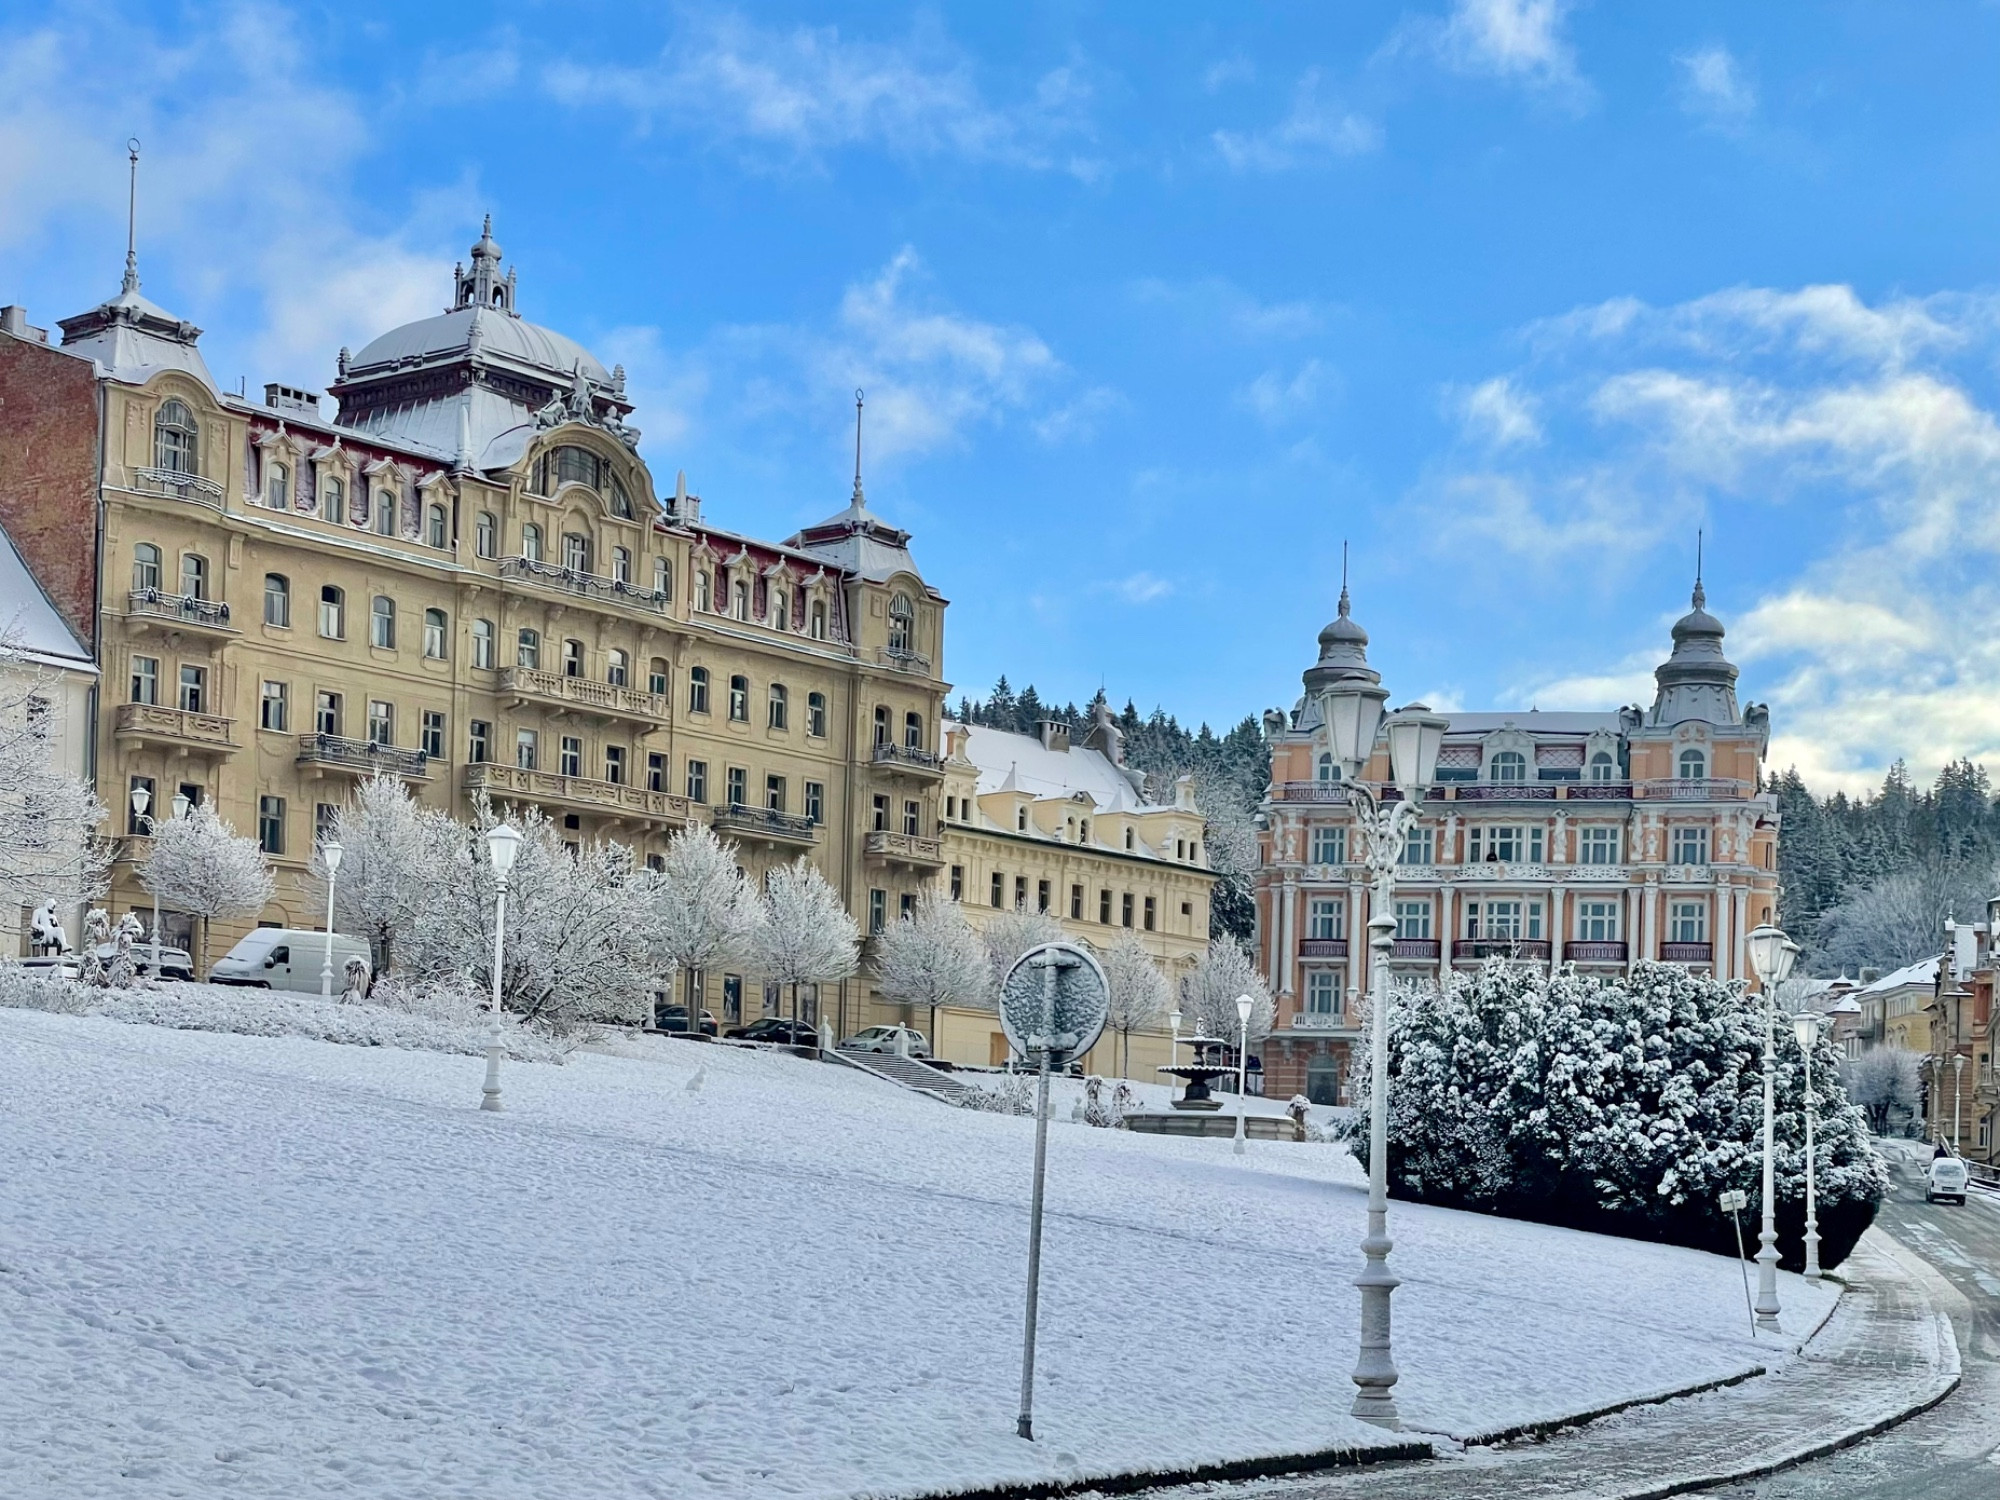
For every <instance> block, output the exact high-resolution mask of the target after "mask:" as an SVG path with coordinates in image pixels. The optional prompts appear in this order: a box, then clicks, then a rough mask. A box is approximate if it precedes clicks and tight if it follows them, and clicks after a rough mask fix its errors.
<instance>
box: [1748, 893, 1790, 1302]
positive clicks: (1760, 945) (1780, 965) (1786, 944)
mask: <svg viewBox="0 0 2000 1500" xmlns="http://www.w3.org/2000/svg"><path fill="white" fill-rule="evenodd" d="M1749 943H1750V962H1751V964H1752V966H1754V967H1755V968H1756V970H1757V978H1758V980H1759V982H1760V983H1761V985H1762V987H1763V995H1762V999H1763V1001H1764V1180H1763V1190H1764V1205H1763V1207H1764V1212H1763V1216H1762V1217H1763V1224H1762V1227H1760V1228H1759V1229H1758V1231H1757V1254H1756V1257H1755V1258H1756V1261H1757V1326H1758V1327H1759V1328H1763V1329H1768V1330H1769V1331H1770V1332H1772V1333H1776V1332H1778V1331H1779V1329H1778V1313H1779V1311H1780V1309H1779V1307H1778V1204H1777V1156H1776V1142H1775V1139H1774V1137H1775V1134H1776V1123H1777V1068H1778V1058H1777V1036H1776V1028H1777V1020H1778V987H1779V986H1780V985H1782V984H1783V983H1784V982H1785V981H1786V980H1787V979H1789V978H1791V975H1792V964H1793V963H1794V961H1795V960H1796V959H1797V958H1798V954H1799V948H1798V944H1796V943H1794V942H1793V941H1792V940H1791V939H1790V938H1788V937H1786V936H1785V933H1784V930H1783V929H1782V928H1779V927H1774V926H1772V925H1771V924H1770V923H1769V922H1766V923H1765V924H1764V925H1763V926H1761V927H1759V928H1757V929H1756V931H1754V932H1752V933H1751V934H1750V938H1749Z"/></svg>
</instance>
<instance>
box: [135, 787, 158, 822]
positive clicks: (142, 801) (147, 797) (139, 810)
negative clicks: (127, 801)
mask: <svg viewBox="0 0 2000 1500" xmlns="http://www.w3.org/2000/svg"><path fill="white" fill-rule="evenodd" d="M152 801H153V794H152V793H151V792H149V791H147V790H146V788H144V787H142V786H135V787H133V788H132V816H133V817H135V818H143V817H145V816H146V809H147V808H148V807H149V806H151V805H152Z"/></svg>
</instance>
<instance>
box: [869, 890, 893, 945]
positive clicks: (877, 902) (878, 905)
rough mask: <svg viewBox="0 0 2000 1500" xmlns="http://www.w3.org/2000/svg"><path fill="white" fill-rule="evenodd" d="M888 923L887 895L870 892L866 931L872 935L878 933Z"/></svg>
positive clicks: (879, 892)
mask: <svg viewBox="0 0 2000 1500" xmlns="http://www.w3.org/2000/svg"><path fill="white" fill-rule="evenodd" d="M888 921H889V893H888V892H887V891H879V890H871V891H870V892H869V893H868V931H869V933H870V934H871V935H872V934H874V933H878V932H880V931H881V930H882V929H883V928H884V927H886V926H887V925H888Z"/></svg>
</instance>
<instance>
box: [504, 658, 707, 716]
mask: <svg viewBox="0 0 2000 1500" xmlns="http://www.w3.org/2000/svg"><path fill="white" fill-rule="evenodd" d="M500 691H501V692H502V693H511V694H513V696H514V701H515V702H516V703H517V704H520V703H533V704H538V705H540V706H541V707H544V708H552V709H558V710H565V711H567V712H570V713H576V714H586V715H589V716H591V717H593V718H601V719H635V720H637V721H639V722H640V723H643V724H664V723H666V722H667V719H668V717H669V715H670V712H671V710H672V707H673V700H672V699H670V698H669V697H668V696H667V695H666V694H665V693H647V692H641V691H640V690H639V689H637V688H629V687H619V686H617V685H616V684H614V683H609V682H593V681H592V680H590V679H589V678H587V677H569V676H565V675H564V674H563V673H561V672H543V671H539V670H537V669H536V668H534V667H507V668H505V669H503V670H502V671H501V673H500Z"/></svg>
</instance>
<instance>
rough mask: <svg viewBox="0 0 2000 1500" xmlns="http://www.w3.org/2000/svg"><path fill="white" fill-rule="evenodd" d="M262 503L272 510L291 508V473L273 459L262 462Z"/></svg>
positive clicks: (286, 467)
mask: <svg viewBox="0 0 2000 1500" xmlns="http://www.w3.org/2000/svg"><path fill="white" fill-rule="evenodd" d="M264 503H265V504H266V505H268V506H270V507H271V509H272V510H290V509H291V508H292V471H291V469H290V468H289V467H288V466H286V465H284V464H281V463H279V462H278V461H277V460H276V459H274V458H267V459H265V460H264Z"/></svg>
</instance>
